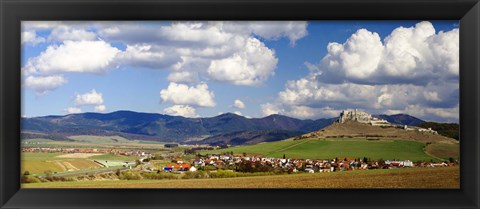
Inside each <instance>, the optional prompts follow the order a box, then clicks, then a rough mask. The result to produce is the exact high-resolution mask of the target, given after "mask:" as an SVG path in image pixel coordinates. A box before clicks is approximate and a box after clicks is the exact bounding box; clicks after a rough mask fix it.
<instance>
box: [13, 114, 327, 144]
mask: <svg viewBox="0 0 480 209" xmlns="http://www.w3.org/2000/svg"><path fill="white" fill-rule="evenodd" d="M334 120H335V119H334V118H333V119H319V120H300V119H295V118H291V117H287V116H283V115H270V116H267V117H263V118H251V119H250V118H245V117H243V116H240V115H236V114H233V113H225V114H221V115H218V116H215V117H205V118H185V117H181V116H170V115H164V114H158V113H139V112H133V111H116V112H112V113H79V114H69V115H65V116H44V117H35V118H22V131H34V132H40V133H48V134H55V135H57V136H58V135H63V136H72V135H121V136H126V135H128V138H134V139H139V138H141V139H147V140H156V141H175V142H187V141H198V140H201V139H204V138H207V137H209V136H215V135H219V134H226V133H233V132H242V131H273V130H276V131H283V132H285V133H286V132H290V133H298V134H302V133H307V132H311V131H314V130H318V129H320V128H323V127H325V126H327V125H329V124H331V122H333V121H334ZM265 133H266V132H265ZM268 134H269V135H270V136H272V134H271V133H268ZM277 136H281V135H277ZM56 138H59V137H56ZM270 140H277V138H275V137H274V139H270ZM278 140H281V139H278Z"/></svg>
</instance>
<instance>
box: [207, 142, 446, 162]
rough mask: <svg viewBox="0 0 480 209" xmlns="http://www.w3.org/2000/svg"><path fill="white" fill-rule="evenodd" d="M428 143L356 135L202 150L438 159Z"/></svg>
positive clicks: (269, 154)
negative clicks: (349, 137)
mask: <svg viewBox="0 0 480 209" xmlns="http://www.w3.org/2000/svg"><path fill="white" fill-rule="evenodd" d="M424 146H425V144H424V143H421V142H416V141H407V140H378V141H368V140H355V139H335V140H325V139H303V140H284V141H279V142H270V143H262V144H257V145H250V146H236V147H231V148H226V149H217V150H209V151H204V152H202V153H203V154H207V153H222V152H233V153H237V154H238V153H247V154H258V155H263V156H268V157H277V158H280V157H282V156H283V155H284V154H285V155H286V157H287V158H307V159H332V158H336V157H338V158H340V157H341V158H343V157H353V158H363V157H367V158H371V159H373V160H378V159H384V160H385V159H400V160H412V161H430V160H434V161H438V160H439V159H438V158H436V157H432V156H429V155H427V154H426V153H425V152H424V151H423V148H424ZM445 149H450V147H445ZM453 154H454V153H453ZM442 157H447V156H442Z"/></svg>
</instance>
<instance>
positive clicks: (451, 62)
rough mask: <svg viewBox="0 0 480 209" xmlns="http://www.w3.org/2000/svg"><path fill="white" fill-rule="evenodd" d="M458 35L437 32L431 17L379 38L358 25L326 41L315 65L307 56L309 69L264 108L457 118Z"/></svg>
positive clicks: (303, 113)
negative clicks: (335, 39)
mask: <svg viewBox="0 0 480 209" xmlns="http://www.w3.org/2000/svg"><path fill="white" fill-rule="evenodd" d="M458 35H459V31H458V29H453V30H450V31H440V32H438V33H436V31H435V29H434V27H433V25H432V24H431V23H430V22H419V23H418V24H416V25H415V26H413V27H409V28H405V27H398V28H396V29H394V30H393V31H392V32H391V34H390V35H388V36H387V37H386V38H385V39H384V40H383V41H382V40H381V38H380V36H379V35H378V34H377V33H375V32H371V31H368V30H366V29H359V30H357V31H356V32H355V33H353V34H352V35H351V36H350V37H349V38H348V39H347V40H346V41H345V42H344V43H336V42H333V43H329V44H328V46H327V54H326V55H325V56H324V57H323V58H322V59H321V61H320V62H319V64H318V65H313V64H310V63H307V62H306V63H305V65H306V67H307V68H308V69H309V74H308V75H307V76H305V77H303V78H300V79H298V80H291V81H288V82H287V83H286V85H285V89H284V90H282V91H280V92H279V93H278V97H277V99H276V100H274V101H272V102H270V103H266V104H263V105H261V107H262V111H263V113H264V114H272V113H279V114H285V115H289V116H292V117H298V118H312V119H314V118H318V117H324V116H336V114H338V113H339V112H340V110H342V109H351V108H360V109H364V110H366V111H369V112H371V113H382V114H383V113H387V114H389V113H407V114H412V115H413V116H416V117H420V118H422V119H426V120H428V119H432V120H437V121H446V120H447V121H450V120H455V119H457V120H458V115H459V112H458V108H457V107H458V103H459V80H458V72H459V44H458V43H459V36H458ZM332 107H335V108H332Z"/></svg>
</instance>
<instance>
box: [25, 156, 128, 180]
mask: <svg viewBox="0 0 480 209" xmlns="http://www.w3.org/2000/svg"><path fill="white" fill-rule="evenodd" d="M63 156H65V153H22V154H21V161H22V163H21V172H22V173H24V172H25V171H28V172H29V173H30V174H40V175H42V174H44V173H45V172H46V171H50V172H54V173H55V172H57V173H64V172H75V171H82V170H91V169H97V168H101V167H102V166H101V165H100V164H98V163H95V162H94V160H98V161H101V160H108V161H114V160H117V161H120V160H129V161H134V160H136V159H137V157H135V156H121V155H112V154H100V155H93V156H89V157H85V158H84V157H63Z"/></svg>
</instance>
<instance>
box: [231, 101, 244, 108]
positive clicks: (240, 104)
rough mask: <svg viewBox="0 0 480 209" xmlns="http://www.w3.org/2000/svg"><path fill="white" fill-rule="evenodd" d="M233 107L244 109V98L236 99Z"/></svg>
mask: <svg viewBox="0 0 480 209" xmlns="http://www.w3.org/2000/svg"><path fill="white" fill-rule="evenodd" d="M233 107H235V108H239V109H243V108H245V103H243V102H242V100H239V99H236V100H235V101H233Z"/></svg>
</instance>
